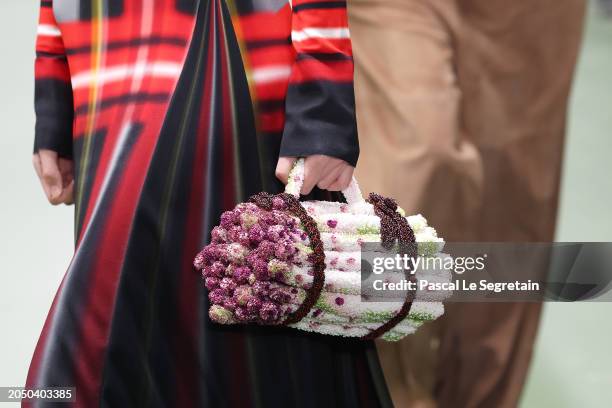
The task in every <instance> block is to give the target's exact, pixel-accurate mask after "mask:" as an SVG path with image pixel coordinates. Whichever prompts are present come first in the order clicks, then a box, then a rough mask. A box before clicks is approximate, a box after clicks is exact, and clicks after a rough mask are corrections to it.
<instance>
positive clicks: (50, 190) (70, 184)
mask: <svg viewBox="0 0 612 408" xmlns="http://www.w3.org/2000/svg"><path fill="white" fill-rule="evenodd" d="M32 163H33V164H34V169H35V170H36V174H37V175H38V178H39V179H40V183H41V184H42V187H43V190H44V191H45V194H46V196H47V199H48V200H49V202H50V203H51V204H53V205H58V204H62V203H63V204H66V205H70V204H72V203H73V202H74V197H73V196H74V193H73V192H74V164H73V161H72V160H70V159H64V158H62V157H59V156H58V155H57V153H56V152H54V151H52V150H47V149H41V150H39V151H38V153H34V156H32Z"/></svg>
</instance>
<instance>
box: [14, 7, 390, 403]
mask: <svg viewBox="0 0 612 408" xmlns="http://www.w3.org/2000/svg"><path fill="white" fill-rule="evenodd" d="M352 77H353V61H352V53H351V44H350V38H349V29H348V25H347V16H346V3H345V2H344V1H329V0H293V4H292V8H291V7H290V5H289V4H286V3H283V2H282V1H278V0H267V1H266V0H259V1H252V0H251V1H236V2H231V1H228V3H227V4H226V3H225V2H223V1H222V0H200V1H197V0H129V1H128V0H53V1H49V0H43V1H42V3H41V12H40V23H39V25H38V39H37V58H36V103H35V106H36V114H37V122H36V141H35V150H39V149H51V150H55V151H57V152H58V153H59V154H60V155H62V156H64V157H71V158H73V159H74V162H75V188H76V191H75V201H76V206H75V212H76V214H75V219H76V250H75V255H74V258H73V260H72V262H71V264H70V267H69V269H68V271H67V273H66V276H65V278H64V280H63V281H62V284H61V287H60V289H59V291H58V293H57V296H56V298H55V300H54V302H53V305H52V308H51V311H50V313H49V317H48V318H47V321H46V323H45V326H44V329H43V331H42V334H41V337H40V340H39V342H38V346H37V348H36V351H35V354H34V357H33V360H32V364H31V367H30V372H29V375H28V385H29V386H39V387H42V386H75V387H76V398H77V400H76V402H77V406H82V407H92V406H110V407H151V406H155V407H157V406H169V407H190V406H206V407H208V406H210V407H221V406H240V407H243V406H262V407H275V406H309V407H310V406H312V407H314V406H317V407H326V406H351V407H353V406H378V405H381V404H383V405H384V404H386V403H388V402H389V399H388V395H387V393H386V388H385V386H384V381H383V380H382V374H381V372H380V368H379V366H378V361H377V358H376V354H375V351H374V348H373V345H372V344H371V343H368V342H360V341H347V340H338V339H336V338H326V337H323V336H316V335H307V334H300V333H294V332H289V331H285V330H283V329H270V328H261V329H257V328H227V327H219V326H215V325H212V324H211V323H210V322H209V321H208V318H207V315H206V310H207V309H208V308H207V305H206V293H205V290H204V289H203V288H202V287H201V285H200V283H199V279H200V278H199V276H197V274H196V273H194V272H193V270H192V267H191V259H192V257H193V254H195V253H196V252H197V250H198V249H199V248H200V247H202V246H203V245H204V244H205V243H206V241H207V239H208V234H209V231H210V229H211V227H212V226H214V225H215V224H216V223H217V221H218V218H219V215H220V213H221V211H223V210H224V209H227V208H231V207H233V206H234V205H235V204H236V203H237V202H239V201H243V200H245V199H246V198H247V197H248V196H249V195H251V194H253V193H256V192H258V191H260V190H262V189H267V190H277V189H278V188H279V185H278V183H277V182H276V181H275V180H274V176H273V169H274V166H275V163H276V159H277V157H278V155H279V152H280V154H282V155H289V156H307V155H311V154H316V153H321V154H327V155H330V156H335V157H339V158H342V159H344V160H346V161H347V162H349V163H351V164H353V165H354V164H355V163H356V161H357V156H358V143H357V132H356V124H355V109H354V97H353V82H352ZM26 405H29V404H26ZM32 405H36V404H35V403H32Z"/></svg>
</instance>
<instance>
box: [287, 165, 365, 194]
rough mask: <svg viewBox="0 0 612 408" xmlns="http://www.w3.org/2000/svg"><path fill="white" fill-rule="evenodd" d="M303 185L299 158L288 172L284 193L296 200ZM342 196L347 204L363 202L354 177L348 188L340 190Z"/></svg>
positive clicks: (302, 167) (302, 171)
mask: <svg viewBox="0 0 612 408" xmlns="http://www.w3.org/2000/svg"><path fill="white" fill-rule="evenodd" d="M303 184H304V159H303V158H299V159H298V160H296V161H295V164H294V165H293V168H292V169H291V171H290V172H289V181H288V182H287V185H286V186H285V193H288V194H291V195H292V196H294V197H296V198H298V199H299V198H300V191H301V190H302V185H303ZM342 194H343V195H344V198H345V199H346V202H347V204H357V203H361V202H364V201H365V200H364V199H363V195H362V194H361V190H360V189H359V184H357V180H356V179H355V177H353V178H352V179H351V182H350V184H349V186H348V187H347V188H346V189H344V190H342Z"/></svg>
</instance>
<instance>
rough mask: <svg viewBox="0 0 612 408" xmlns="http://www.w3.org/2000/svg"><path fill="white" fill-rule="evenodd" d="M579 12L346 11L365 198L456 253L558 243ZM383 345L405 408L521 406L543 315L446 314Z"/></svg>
mask: <svg viewBox="0 0 612 408" xmlns="http://www.w3.org/2000/svg"><path fill="white" fill-rule="evenodd" d="M584 9H585V2H584V0H529V1H508V0H429V1H425V0H423V1H419V0H350V1H349V18H350V29H351V35H352V39H353V48H354V55H355V62H356V73H355V79H356V83H355V87H356V90H355V92H356V99H357V120H358V126H359V133H360V144H361V156H360V162H359V165H358V168H357V177H358V179H359V180H360V183H361V185H362V187H363V189H364V190H365V191H368V192H369V191H376V192H379V193H381V194H384V195H388V196H392V197H395V198H396V199H397V200H398V202H399V203H400V205H401V206H402V207H403V208H404V209H405V210H406V211H407V212H409V213H418V212H420V213H422V214H423V215H425V217H426V218H427V219H428V220H429V222H430V223H431V224H432V225H433V226H434V227H436V229H437V230H438V232H439V233H440V235H441V236H443V237H444V238H445V239H446V240H447V241H455V242H457V241H462V242H466V241H467V242H469V241H521V242H522V241H550V240H552V239H553V235H554V228H555V219H556V212H557V201H558V191H559V179H560V172H561V160H562V155H563V142H564V133H565V126H566V110H567V101H568V95H569V91H570V85H571V80H572V76H573V71H574V66H575V63H576V58H577V53H578V49H579V43H580V38H581V31H582V24H583V18H584ZM447 306H448V307H447V313H446V315H445V317H444V318H443V319H441V321H440V322H437V323H434V324H430V325H428V326H425V327H424V328H423V329H421V330H420V332H419V333H417V334H416V335H414V336H412V337H410V338H408V339H407V340H404V341H402V342H400V343H397V344H395V343H393V344H383V343H380V344H379V354H380V357H381V362H382V365H383V369H384V370H385V377H386V379H387V381H388V385H389V388H390V391H391V393H392V397H393V399H394V402H395V404H396V405H397V406H400V407H405V406H417V405H418V404H421V405H425V406H427V405H437V406H440V407H496V408H497V407H514V406H516V405H517V403H518V399H519V397H520V391H521V389H522V386H523V383H524V380H525V376H526V373H527V369H528V366H529V360H530V357H531V351H532V346H533V341H534V338H535V335H536V331H537V326H538V320H539V315H540V310H541V305H540V304H535V303H513V304H511V303H506V304H482V303H480V304H465V303H464V304H458V303H455V304H449V305H447Z"/></svg>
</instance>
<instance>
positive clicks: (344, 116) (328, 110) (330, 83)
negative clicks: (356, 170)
mask: <svg viewBox="0 0 612 408" xmlns="http://www.w3.org/2000/svg"><path fill="white" fill-rule="evenodd" d="M291 42H292V45H293V48H294V50H295V61H294V63H293V67H292V69H291V76H290V79H289V88H288V90H287V98H286V102H285V115H286V121H285V129H284V132H283V140H282V144H281V156H309V155H313V154H325V155H328V156H334V157H338V158H340V159H343V160H345V161H347V162H348V163H350V164H352V165H353V166H354V165H356V163H357V158H358V156H359V142H358V139H357V125H356V120H355V96H354V89H353V54H352V49H351V39H350V33H349V27H348V17H347V10H346V1H330V0H324V1H321V0H293V1H292V22H291Z"/></svg>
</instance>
